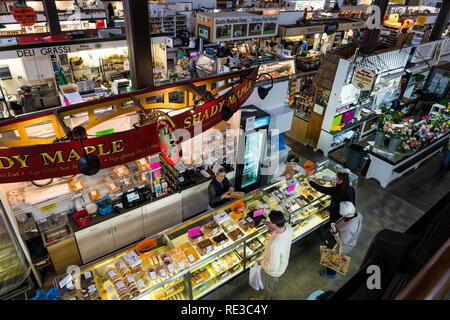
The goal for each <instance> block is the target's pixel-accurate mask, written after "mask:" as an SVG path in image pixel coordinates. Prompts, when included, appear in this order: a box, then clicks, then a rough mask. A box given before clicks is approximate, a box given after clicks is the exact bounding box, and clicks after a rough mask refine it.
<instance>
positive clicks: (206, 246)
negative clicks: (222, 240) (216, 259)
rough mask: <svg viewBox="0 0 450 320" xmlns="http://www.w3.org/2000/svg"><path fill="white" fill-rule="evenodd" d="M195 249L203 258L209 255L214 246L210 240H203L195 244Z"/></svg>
mask: <svg viewBox="0 0 450 320" xmlns="http://www.w3.org/2000/svg"><path fill="white" fill-rule="evenodd" d="M196 247H197V249H198V252H199V253H200V254H201V255H202V256H204V255H207V254H209V253H211V252H212V251H213V249H214V244H213V243H212V241H211V240H210V239H205V240H202V241H200V242H197V244H196Z"/></svg>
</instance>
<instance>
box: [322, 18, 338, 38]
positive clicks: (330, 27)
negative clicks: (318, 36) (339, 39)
mask: <svg viewBox="0 0 450 320" xmlns="http://www.w3.org/2000/svg"><path fill="white" fill-rule="evenodd" d="M338 28H339V24H338V23H337V22H336V21H331V22H330V23H327V24H326V25H325V29H324V32H325V33H326V34H327V35H332V34H335V33H336V31H337V30H338Z"/></svg>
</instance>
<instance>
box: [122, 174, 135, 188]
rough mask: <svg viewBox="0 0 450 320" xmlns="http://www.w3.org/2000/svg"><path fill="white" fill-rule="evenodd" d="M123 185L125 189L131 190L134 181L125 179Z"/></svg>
mask: <svg viewBox="0 0 450 320" xmlns="http://www.w3.org/2000/svg"><path fill="white" fill-rule="evenodd" d="M122 184H123V187H124V188H130V187H132V186H134V183H133V181H131V179H130V178H129V177H127V178H125V179H123V180H122Z"/></svg>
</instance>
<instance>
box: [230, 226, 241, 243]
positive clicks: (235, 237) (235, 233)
mask: <svg viewBox="0 0 450 320" xmlns="http://www.w3.org/2000/svg"><path fill="white" fill-rule="evenodd" d="M227 236H228V237H229V238H230V239H231V240H233V241H236V240H239V239H241V238H242V237H244V234H243V233H242V231H241V230H240V229H239V228H236V229H234V230H233V231H231V232H229V233H228V234H227Z"/></svg>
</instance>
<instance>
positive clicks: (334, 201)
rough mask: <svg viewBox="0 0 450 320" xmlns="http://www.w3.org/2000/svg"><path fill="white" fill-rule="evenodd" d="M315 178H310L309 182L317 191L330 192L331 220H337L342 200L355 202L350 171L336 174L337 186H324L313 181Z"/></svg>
mask: <svg viewBox="0 0 450 320" xmlns="http://www.w3.org/2000/svg"><path fill="white" fill-rule="evenodd" d="M313 179H314V178H309V184H310V185H311V187H313V188H314V189H316V190H317V191H319V192H321V193H323V194H328V195H330V197H331V204H330V222H331V223H333V222H336V221H337V220H338V219H339V218H340V214H339V204H340V203H341V202H342V201H350V202H351V203H353V205H354V204H355V189H353V187H352V186H350V177H349V175H348V173H344V172H338V173H337V175H336V186H335V187H323V186H320V185H318V184H317V183H315V182H314V181H313Z"/></svg>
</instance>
